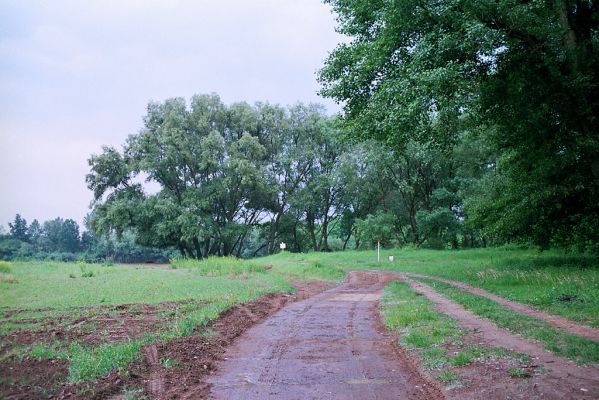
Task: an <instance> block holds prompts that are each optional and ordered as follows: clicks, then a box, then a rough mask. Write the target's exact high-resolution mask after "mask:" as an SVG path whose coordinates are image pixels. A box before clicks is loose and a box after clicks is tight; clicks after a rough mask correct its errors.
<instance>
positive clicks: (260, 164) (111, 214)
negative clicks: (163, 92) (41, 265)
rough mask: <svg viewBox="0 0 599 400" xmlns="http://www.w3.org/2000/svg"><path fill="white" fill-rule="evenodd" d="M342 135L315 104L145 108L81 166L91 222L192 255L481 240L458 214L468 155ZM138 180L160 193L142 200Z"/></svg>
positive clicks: (468, 173)
mask: <svg viewBox="0 0 599 400" xmlns="http://www.w3.org/2000/svg"><path fill="white" fill-rule="evenodd" d="M344 134H345V131H344V130H342V129H340V128H339V125H338V123H337V120H336V119H335V118H331V117H328V116H326V114H325V112H324V109H323V108H322V107H321V106H318V105H313V104H310V105H303V104H297V105H295V106H293V107H288V108H285V107H280V106H275V105H270V104H264V103H257V104H255V105H253V106H252V105H249V104H247V103H235V104H232V105H230V106H226V105H225V104H223V103H222V101H221V100H220V98H219V97H218V96H217V95H215V94H211V95H197V96H194V97H193V98H192V99H191V102H190V104H189V106H188V105H187V104H186V102H185V101H184V100H183V99H179V98H177V99H169V100H166V101H164V102H162V103H151V104H150V105H149V106H148V109H147V115H146V116H145V118H144V128H143V129H142V130H141V131H140V132H139V133H138V134H135V135H131V136H130V137H129V138H128V140H127V142H126V143H125V145H124V146H123V148H122V149H120V150H118V149H116V148H112V147H105V148H104V149H103V152H102V153H101V154H99V155H94V156H92V157H91V158H90V160H89V164H90V168H91V172H90V174H88V176H87V183H88V186H89V188H90V189H91V190H93V192H94V198H95V202H94V207H93V211H92V213H91V215H90V220H89V221H90V226H91V228H92V229H93V230H94V232H96V233H98V234H108V233H110V232H115V233H116V234H121V233H122V232H125V231H127V230H132V231H134V232H135V235H136V238H137V240H138V242H139V243H140V244H143V245H145V246H151V247H161V248H165V247H169V246H172V247H175V248H177V249H179V251H180V253H181V255H184V256H187V257H194V258H202V257H205V256H208V255H236V256H244V257H250V256H255V255H259V254H270V253H272V252H274V251H275V250H276V249H277V248H278V246H277V244H278V243H279V242H280V241H284V242H287V243H288V244H289V248H290V249H291V250H292V251H307V250H313V251H329V250H332V249H345V248H347V247H348V246H354V247H361V246H362V247H363V246H371V245H372V243H373V242H376V241H378V240H381V241H383V243H384V244H408V243H412V244H414V245H417V246H420V245H426V246H430V247H436V248H441V247H448V246H451V247H459V246H477V245H481V244H483V241H484V238H483V237H482V236H481V235H480V232H479V231H478V230H477V229H473V228H468V227H466V226H465V225H464V214H463V212H462V203H463V200H462V197H461V196H462V194H461V191H462V189H463V187H464V182H465V181H467V180H468V179H466V178H465V177H472V176H473V175H472V174H477V173H479V170H480V168H479V167H478V166H477V167H476V168H472V166H471V165H470V164H471V163H475V164H476V163H477V161H476V160H474V159H473V158H472V157H478V155H477V154H475V155H474V156H473V153H475V150H473V149H471V148H470V147H467V146H465V147H462V148H459V149H457V150H456V151H455V154H448V153H446V152H443V151H439V150H438V149H434V148H430V147H428V146H424V145H421V144H419V143H417V142H415V141H413V142H410V143H408V144H407V146H406V149H407V151H405V152H403V153H398V152H396V151H393V150H392V149H391V148H390V147H387V146H385V145H381V144H380V143H377V142H374V141H366V142H360V143H351V142H349V141H347V140H344V138H343V135H344ZM452 156H455V157H454V158H452ZM460 157H461V158H460ZM477 165H478V164H477ZM473 170H475V171H474V172H473ZM143 179H145V180H147V181H152V182H155V183H158V185H159V187H160V190H159V191H158V192H157V193H155V194H148V193H146V191H144V184H143ZM331 240H332V241H333V244H331Z"/></svg>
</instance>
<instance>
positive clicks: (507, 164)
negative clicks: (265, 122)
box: [319, 0, 599, 247]
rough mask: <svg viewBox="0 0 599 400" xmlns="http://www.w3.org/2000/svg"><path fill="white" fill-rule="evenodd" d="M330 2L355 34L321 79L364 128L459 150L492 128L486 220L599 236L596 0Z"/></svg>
mask: <svg viewBox="0 0 599 400" xmlns="http://www.w3.org/2000/svg"><path fill="white" fill-rule="evenodd" d="M327 2H328V3H330V4H331V5H332V6H333V9H334V11H335V12H336V13H337V14H338V21H339V27H338V30H339V32H341V33H343V34H345V35H348V36H349V37H350V38H351V41H349V42H345V43H343V44H341V45H339V46H338V47H337V48H336V49H335V50H334V51H333V52H332V53H331V55H330V57H329V58H328V59H327V61H326V63H325V66H324V67H323V69H322V70H321V71H320V74H319V79H320V81H321V83H322V85H323V89H322V93H323V94H324V95H326V96H329V97H332V98H334V99H336V100H338V101H340V102H343V103H344V116H343V120H344V122H345V126H346V128H347V129H348V130H349V133H350V135H351V136H353V137H358V138H362V139H364V138H375V139H378V140H381V141H383V142H385V143H387V144H388V145H390V146H391V147H393V148H394V149H396V150H398V151H401V152H405V148H406V146H407V145H408V143H410V141H417V142H420V143H426V144H429V145H432V146H435V147H439V148H441V149H444V151H447V152H449V151H450V150H451V148H452V147H453V146H454V145H455V144H456V143H459V141H460V140H462V139H463V138H464V133H465V132H470V134H472V133H476V134H478V135H481V136H482V137H484V139H485V140H486V141H487V143H488V144H489V145H490V146H491V147H492V150H493V151H492V153H494V154H495V156H496V158H495V159H493V160H489V161H490V163H492V164H494V166H495V167H494V168H493V170H489V169H488V168H486V167H485V166H481V170H482V171H483V172H485V174H484V175H485V178H484V179H483V180H481V181H480V182H479V184H478V191H479V195H478V196H476V197H475V198H474V199H472V200H470V201H468V202H467V205H468V207H469V210H470V212H471V214H472V215H473V216H474V217H475V218H474V220H473V222H476V223H477V225H478V226H480V227H484V228H485V229H486V231H487V232H488V233H492V234H494V235H497V236H498V237H502V238H503V239H504V240H510V239H513V238H524V239H531V240H533V241H534V242H535V243H537V244H540V245H542V246H545V247H546V246H548V245H550V244H552V243H553V244H559V243H562V244H564V243H565V244H567V243H587V242H588V241H591V242H594V243H596V242H597V241H598V240H599V226H598V225H597V224H596V223H595V222H596V221H597V219H598V217H599V203H598V202H597V201H596V198H597V195H598V194H599V193H598V192H599V189H598V188H599V167H598V165H599V164H598V163H597V161H596V160H597V154H598V153H599V135H598V134H597V132H599V119H597V118H596V115H599V94H598V93H599V91H598V90H597V87H599V73H598V71H599V70H598V69H597V67H596V66H597V65H598V62H599V42H598V40H597V37H598V36H597V31H598V29H599V3H598V2H597V1H569V0H568V1H565V0H560V1H553V2H547V1H536V0H531V1H516V0H508V1H502V2H489V1H478V0H466V1H446V2H438V1H432V0H425V1H414V0H408V1H401V2H399V1H395V2H394V1H391V2H387V1H374V2H373V1H367V0H349V1H348V0H329V1H327ZM594 221H595V222H594Z"/></svg>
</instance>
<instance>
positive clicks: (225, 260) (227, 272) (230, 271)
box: [171, 257, 266, 276]
mask: <svg viewBox="0 0 599 400" xmlns="http://www.w3.org/2000/svg"><path fill="white" fill-rule="evenodd" d="M171 268H173V269H177V268H187V269H188V270H189V271H191V272H194V273H197V274H199V275H203V276H239V275H252V274H256V273H264V272H266V267H265V266H263V265H259V264H256V263H254V262H252V261H248V260H240V259H237V258H235V257H208V258H206V259H203V260H192V259H180V260H173V261H172V262H171Z"/></svg>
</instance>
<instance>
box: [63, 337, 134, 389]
mask: <svg viewBox="0 0 599 400" xmlns="http://www.w3.org/2000/svg"><path fill="white" fill-rule="evenodd" d="M141 344H142V341H141V340H133V341H130V342H125V343H107V344H103V345H101V346H98V347H95V348H90V347H85V346H83V345H81V344H79V343H74V344H73V345H71V348H70V349H69V358H70V362H71V363H70V365H69V379H70V380H71V382H82V381H89V380H93V379H96V378H98V377H100V376H103V375H106V374H108V373H110V372H111V371H114V370H119V371H123V370H124V368H125V367H126V366H127V365H128V364H129V363H130V362H132V361H134V360H137V359H138V358H139V356H140V349H141Z"/></svg>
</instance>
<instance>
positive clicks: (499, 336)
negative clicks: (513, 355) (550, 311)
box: [406, 279, 599, 400]
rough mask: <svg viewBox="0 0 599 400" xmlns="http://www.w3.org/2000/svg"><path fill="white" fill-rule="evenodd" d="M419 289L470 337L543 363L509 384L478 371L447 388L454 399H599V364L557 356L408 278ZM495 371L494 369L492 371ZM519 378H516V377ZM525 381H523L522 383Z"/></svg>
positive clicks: (534, 361)
mask: <svg viewBox="0 0 599 400" xmlns="http://www.w3.org/2000/svg"><path fill="white" fill-rule="evenodd" d="M406 281H407V282H408V283H409V284H410V285H411V286H412V287H413V288H414V289H415V290H416V291H417V292H418V293H421V294H423V295H425V296H426V297H427V298H428V299H430V300H431V301H432V302H433V303H435V305H436V309H437V310H438V311H440V312H442V313H444V314H447V315H449V316H450V317H452V318H454V319H455V320H456V321H458V323H459V325H460V326H461V327H462V328H464V329H466V330H467V331H469V333H470V335H469V337H470V339H469V340H471V341H473V342H475V343H478V344H480V345H482V346H484V347H503V348H506V349H509V350H511V351H515V352H519V353H524V354H527V355H528V356H530V357H531V359H532V360H533V363H534V365H533V366H531V368H532V367H540V368H542V370H543V372H542V373H541V374H538V375H533V376H532V377H531V378H529V379H527V380H526V383H527V385H525V386H522V385H520V387H517V388H516V390H514V388H513V387H510V386H506V382H505V379H503V380H499V381H495V380H494V379H493V380H489V379H488V377H487V378H486V379H485V381H487V382H488V381H491V383H492V385H491V386H490V387H487V386H486V385H487V384H486V383H485V384H484V385H481V384H480V383H477V380H479V378H478V377H477V375H480V371H477V372H476V374H475V376H474V377H473V378H474V381H473V382H472V385H470V386H468V387H466V388H464V389H463V390H459V389H458V390H455V391H448V392H447V394H448V397H451V398H455V399H466V398H468V399H505V398H515V399H560V400H566V399H579V400H582V399H599V365H597V364H593V365H588V366H586V367H583V366H577V365H576V364H575V363H574V362H572V361H570V360H566V359H563V358H560V357H557V356H554V355H553V354H552V353H550V352H549V351H547V350H545V349H544V348H543V347H542V346H541V345H540V344H539V343H536V342H533V341H529V340H526V339H524V338H522V337H520V336H518V335H514V334H512V333H511V332H509V331H507V330H505V329H502V328H499V327H498V326H496V325H494V324H493V323H491V322H490V321H488V320H485V319H482V318H479V317H478V316H476V315H474V314H473V313H471V312H470V311H468V310H466V309H464V308H463V307H461V306H460V305H458V304H457V303H454V302H453V301H451V300H448V299H447V298H445V297H443V296H441V295H440V294H438V293H437V292H436V291H434V290H433V289H432V288H431V287H430V286H428V285H426V284H423V283H421V282H416V281H412V280H409V279H407V280H406ZM491 372H492V371H491ZM513 379H514V380H513V382H516V380H515V379H516V378H513ZM521 382H522V381H520V383H521Z"/></svg>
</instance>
